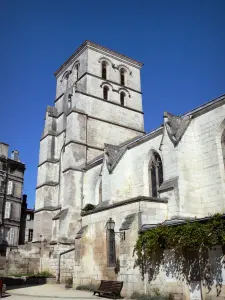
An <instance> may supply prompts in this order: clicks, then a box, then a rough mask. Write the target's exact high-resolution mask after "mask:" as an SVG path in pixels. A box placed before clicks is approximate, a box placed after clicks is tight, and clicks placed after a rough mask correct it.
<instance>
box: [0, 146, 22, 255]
mask: <svg viewBox="0 0 225 300" xmlns="http://www.w3.org/2000/svg"><path fill="white" fill-rule="evenodd" d="M8 147H9V145H7V144H5V143H0V224H1V228H0V252H1V255H5V254H6V247H7V246H10V247H15V246H17V245H18V243H19V230H20V218H21V205H22V190H23V180H24V171H25V165H24V164H23V163H21V162H20V160H19V152H18V151H17V150H15V151H13V152H12V155H11V158H8Z"/></svg>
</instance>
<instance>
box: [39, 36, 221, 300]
mask: <svg viewBox="0 0 225 300" xmlns="http://www.w3.org/2000/svg"><path fill="white" fill-rule="evenodd" d="M141 67H142V64H141V63H139V62H137V61H135V60H133V59H130V58H128V57H126V56H124V55H121V54H118V53H116V52H114V51H111V50H109V49H107V48H104V47H101V46H99V45H96V44H94V43H91V42H89V41H86V42H85V43H83V44H82V45H81V46H80V47H79V48H78V50H77V51H76V52H75V53H74V54H73V55H72V56H71V57H70V58H69V59H68V60H67V61H66V62H65V63H64V64H63V65H62V66H61V67H60V68H59V70H58V71H57V72H56V73H55V76H56V80H57V89H56V100H55V106H54V107H48V108H47V112H46V118H45V127H44V132H43V135H42V138H41V141H40V156H39V166H38V180H37V191H36V203H35V218H34V238H33V241H34V242H40V239H41V240H47V241H48V242H49V244H50V245H51V247H52V248H51V251H50V252H49V253H48V254H46V259H44V260H43V259H42V263H43V264H44V268H49V270H50V271H51V272H54V273H56V274H58V276H60V270H59V264H58V254H59V253H60V252H63V251H65V250H66V249H67V250H71V251H72V250H73V249H74V241H75V255H74V253H73V252H72V253H69V254H67V255H68V256H67V258H68V260H67V261H66V260H65V262H64V264H63V266H64V269H65V268H66V267H67V268H68V270H69V271H68V272H67V274H66V275H65V276H69V273H71V272H72V274H73V278H74V284H75V286H77V285H79V284H88V283H95V284H96V283H99V281H100V280H101V279H116V280H122V281H124V288H123V292H124V295H130V294H131V293H132V292H133V291H134V290H136V291H140V292H143V291H147V290H148V289H149V283H148V282H147V281H146V280H145V281H144V282H143V281H142V277H141V274H140V272H139V269H138V268H136V269H134V268H133V267H134V260H135V258H134V257H133V249H134V245H135V243H136V240H137V237H138V234H139V231H140V230H146V229H149V228H151V227H152V226H155V225H156V224H158V223H162V222H165V221H172V222H177V221H179V220H181V219H182V220H183V219H186V218H190V217H193V218H194V217H197V218H202V217H205V216H208V215H209V214H214V213H217V212H218V213H225V183H224V182H225V172H224V160H225V150H224V149H225V146H224V143H225V139H224V136H225V96H221V97H219V98H217V99H215V100H213V101H211V102H208V103H207V104H204V105H202V106H200V107H198V108H197V109H193V110H192V111H190V112H188V113H186V114H184V115H182V116H174V115H172V114H170V113H164V116H163V117H164V124H163V125H162V126H160V127H159V128H157V129H155V130H154V131H152V132H150V133H147V134H145V133H144V125H143V124H144V123H143V111H142V93H141V84H140V69H141ZM87 204H92V205H95V206H96V207H95V209H93V210H90V211H82V209H83V208H84V207H85V206H86V205H87ZM110 218H112V219H113V220H114V221H115V232H122V233H123V232H125V238H124V235H121V239H119V237H118V238H117V235H115V234H114V231H113V230H111V231H110V230H107V224H109V223H108V221H109V220H110ZM146 224H150V225H146ZM212 251H214V250H212ZM216 251H217V252H215V253H216V254H215V253H214V252H212V253H211V254H210V256H209V259H211V258H213V257H214V256H216V255H220V254H221V253H222V252H221V249H220V248H219V249H217V250H216ZM64 253H65V252H64ZM218 253H219V254H218ZM210 257H211V258H210ZM171 261H172V258H171ZM221 266H222V265H221V264H220V263H218V262H217V266H216V268H217V277H215V282H216V280H217V279H216V278H218V274H219V276H220V277H219V278H220V279H221V278H222V279H221V280H222V281H220V284H221V286H222V283H223V282H224V283H225V274H223V270H222V267H221ZM70 268H72V270H71V269H70ZM218 272H219V273H218ZM65 273H66V272H65ZM62 275H63V274H62V272H61V276H62ZM173 276H174V274H173V268H171V270H169V272H163V271H161V272H160V274H159V276H158V277H157V278H155V279H154V280H152V282H150V286H151V287H152V286H153V287H157V288H160V290H161V291H162V292H163V291H172V292H174V293H177V297H178V298H177V299H190V298H191V297H192V296H191V295H195V297H197V298H198V299H200V296H199V288H196V290H193V289H195V288H193V286H195V287H196V286H198V287H199V282H197V285H191V284H192V281H193V278H190V281H189V282H185V281H184V282H183V281H180V280H179V279H177V278H174V277H173ZM212 282H213V280H212ZM215 293H216V290H215V288H213V289H212V290H211V292H210V294H209V296H211V295H212V296H214V295H215ZM183 295H185V296H183ZM196 295H197V296H196ZM220 296H221V297H225V292H224V289H223V290H222V292H221V294H220ZM197 298H196V299H197ZM210 299H213V298H210ZM221 299H222V298H221Z"/></svg>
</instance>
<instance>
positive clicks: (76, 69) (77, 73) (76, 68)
mask: <svg viewBox="0 0 225 300" xmlns="http://www.w3.org/2000/svg"><path fill="white" fill-rule="evenodd" d="M75 71H76V80H78V77H79V65H78V64H77V65H76V66H75Z"/></svg>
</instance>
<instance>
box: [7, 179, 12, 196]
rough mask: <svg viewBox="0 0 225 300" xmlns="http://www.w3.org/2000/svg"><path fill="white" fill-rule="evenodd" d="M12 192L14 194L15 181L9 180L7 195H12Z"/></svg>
mask: <svg viewBox="0 0 225 300" xmlns="http://www.w3.org/2000/svg"><path fill="white" fill-rule="evenodd" d="M12 194H13V181H11V180H9V181H8V186H7V195H12Z"/></svg>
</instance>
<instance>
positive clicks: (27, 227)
mask: <svg viewBox="0 0 225 300" xmlns="http://www.w3.org/2000/svg"><path fill="white" fill-rule="evenodd" d="M33 230H34V209H30V208H27V195H23V204H22V209H21V221H20V237H19V244H20V245H23V244H26V243H29V242H32V240H33Z"/></svg>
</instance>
